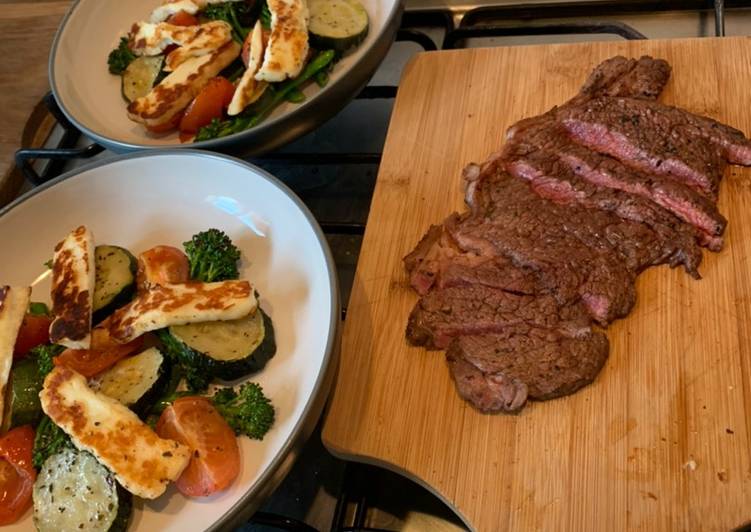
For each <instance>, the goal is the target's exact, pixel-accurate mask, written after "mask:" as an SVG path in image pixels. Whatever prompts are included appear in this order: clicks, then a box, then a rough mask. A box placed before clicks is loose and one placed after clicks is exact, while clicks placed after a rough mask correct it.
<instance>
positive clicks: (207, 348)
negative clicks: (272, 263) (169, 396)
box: [169, 308, 276, 380]
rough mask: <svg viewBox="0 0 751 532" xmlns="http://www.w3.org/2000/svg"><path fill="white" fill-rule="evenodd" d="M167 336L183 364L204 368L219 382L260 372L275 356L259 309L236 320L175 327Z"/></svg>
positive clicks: (265, 319) (266, 319) (271, 337)
mask: <svg viewBox="0 0 751 532" xmlns="http://www.w3.org/2000/svg"><path fill="white" fill-rule="evenodd" d="M169 333H170V335H171V336H172V338H173V339H175V340H177V344H179V346H180V351H181V352H180V353H179V356H180V358H181V360H182V362H183V364H187V365H191V364H194V365H195V366H196V367H206V368H207V369H208V371H209V372H210V373H211V375H212V376H213V377H217V378H219V379H222V380H234V379H239V378H240V377H244V376H245V375H248V374H249V373H252V372H255V371H258V370H260V369H261V368H263V367H264V366H265V365H266V362H268V361H269V359H270V358H271V357H273V356H274V354H275V353H276V341H275V339H274V328H273V326H272V324H271V318H269V317H268V315H267V314H266V313H265V312H263V311H262V310H261V309H260V308H259V309H258V310H257V311H256V312H255V313H254V314H253V315H251V316H247V317H245V318H241V319H239V320H231V321H212V322H205V323H191V324H188V325H176V326H172V327H170V328H169Z"/></svg>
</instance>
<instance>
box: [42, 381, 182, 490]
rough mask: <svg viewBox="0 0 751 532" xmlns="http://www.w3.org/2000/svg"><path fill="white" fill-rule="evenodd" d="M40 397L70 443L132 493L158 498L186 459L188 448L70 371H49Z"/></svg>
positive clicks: (175, 476)
mask: <svg viewBox="0 0 751 532" xmlns="http://www.w3.org/2000/svg"><path fill="white" fill-rule="evenodd" d="M39 398H40V400H41V403H42V410H44V413H45V414H47V415H48V416H49V417H50V418H51V419H52V421H54V422H55V424H56V425H58V426H59V427H60V428H62V429H63V430H64V431H65V433H66V434H68V435H69V436H70V439H71V441H72V442H73V444H74V445H75V446H76V447H77V448H79V449H81V450H83V451H88V452H90V453H91V454H93V455H94V456H95V457H96V459H97V460H99V462H100V463H101V464H102V465H104V466H106V467H107V468H109V470H110V471H112V473H113V474H114V475H115V478H116V479H117V480H118V482H120V484H122V485H123V487H124V488H125V489H127V490H128V491H129V492H131V493H132V494H134V495H137V496H139V497H143V498H145V499H155V498H157V497H159V496H160V495H161V494H162V493H164V490H165V489H166V488H167V484H169V482H170V481H172V480H176V479H177V478H178V477H179V476H180V474H181V473H182V472H183V470H184V469H185V468H186V467H187V465H188V462H189V461H190V454H191V449H190V448H189V447H188V446H186V445H183V444H181V443H179V442H176V441H174V440H168V439H163V438H160V437H159V436H158V435H157V434H156V433H155V432H154V431H153V430H151V428H150V427H149V426H148V425H146V424H145V423H144V422H143V421H141V420H140V419H138V416H137V415H135V414H134V413H133V412H132V411H131V410H130V409H129V408H128V407H126V406H124V405H122V404H120V402H118V401H117V400H116V399H112V398H111V397H107V396H106V395H104V394H102V393H98V392H95V391H94V390H92V389H91V388H89V386H88V384H87V383H86V378H85V377H83V376H82V375H81V374H79V373H76V372H75V371H73V370H72V369H69V368H66V367H64V366H58V367H56V368H55V369H53V370H52V372H51V373H50V374H49V375H47V378H46V379H44V386H43V388H42V391H41V392H40V393H39Z"/></svg>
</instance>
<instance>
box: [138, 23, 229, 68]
mask: <svg viewBox="0 0 751 532" xmlns="http://www.w3.org/2000/svg"><path fill="white" fill-rule="evenodd" d="M231 39H232V27H231V26H230V25H229V24H227V23H226V22H224V21H223V20H213V21H211V22H207V23H205V24H199V25H196V26H175V25H173V24H168V23H166V22H160V23H158V24H152V23H150V22H137V23H135V24H133V28H132V29H131V41H132V43H133V44H132V49H133V52H134V53H135V54H136V55H157V54H160V53H162V52H163V51H164V50H165V48H167V47H168V46H170V45H173V44H177V45H178V48H176V49H174V50H173V51H172V52H170V53H169V54H167V58H166V60H165V65H164V70H165V71H166V72H172V71H173V70H174V69H175V68H177V67H178V66H180V65H181V64H182V63H184V62H185V61H186V60H187V59H190V58H191V57H200V56H202V55H206V54H208V53H210V52H213V51H214V50H217V49H219V48H221V47H222V46H223V45H224V44H226V43H228V42H229V41H230V40H231Z"/></svg>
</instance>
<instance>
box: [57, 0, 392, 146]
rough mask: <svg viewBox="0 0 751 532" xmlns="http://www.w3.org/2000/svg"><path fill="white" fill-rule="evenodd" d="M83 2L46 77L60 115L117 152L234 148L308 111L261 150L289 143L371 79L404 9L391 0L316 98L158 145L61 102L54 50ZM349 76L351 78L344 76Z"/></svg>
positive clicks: (60, 29)
mask: <svg viewBox="0 0 751 532" xmlns="http://www.w3.org/2000/svg"><path fill="white" fill-rule="evenodd" d="M82 1H84V0H73V2H72V3H71V5H70V7H69V8H68V11H67V12H66V13H65V15H64V16H63V18H62V20H61V21H60V24H59V26H58V27H57V30H56V31H55V37H54V39H53V40H52V46H51V48H50V54H49V60H48V62H47V77H48V79H49V83H50V89H51V91H52V95H53V97H54V98H55V102H56V103H57V106H58V107H59V108H60V110H61V111H62V113H63V115H64V116H65V117H66V118H67V119H68V120H69V121H70V122H71V123H72V124H73V125H74V126H75V127H76V128H77V129H78V130H79V131H81V132H83V133H85V134H86V135H87V136H88V137H90V138H91V139H92V140H94V141H95V142H97V143H99V144H101V145H103V146H105V147H106V148H109V149H111V150H113V151H117V152H120V153H123V152H129V151H133V150H141V149H145V150H169V149H180V150H190V149H198V150H200V149H206V150H227V149H229V150H236V149H237V146H238V143H239V142H241V141H242V140H244V139H246V138H250V137H252V136H254V134H255V135H258V134H259V132H263V131H264V130H269V132H268V134H271V132H272V131H273V130H275V129H277V130H278V129H279V128H283V130H291V129H293V128H291V127H290V125H291V124H287V122H289V121H290V120H291V118H294V117H297V118H299V117H300V116H301V115H303V116H304V115H305V114H310V115H312V116H315V117H316V120H315V122H316V123H313V124H310V123H306V124H305V125H304V127H297V128H295V129H296V130H297V131H295V134H291V135H290V134H287V135H286V136H287V137H288V138H285V139H283V140H282V141H280V142H274V141H273V140H272V141H270V142H269V147H267V148H263V149H262V150H261V152H266V151H269V150H271V149H274V148H276V147H278V146H280V145H282V144H285V143H287V142H291V141H292V140H294V139H295V138H297V137H299V136H301V135H303V134H304V133H306V132H308V131H310V130H311V129H313V128H314V127H315V125H316V124H320V123H322V122H324V121H325V120H326V119H328V118H330V117H331V116H333V115H334V114H335V113H336V112H337V111H339V110H340V109H341V108H342V107H344V105H346V103H347V102H349V100H351V99H352V98H354V97H355V96H356V94H357V92H358V91H359V89H361V88H362V87H363V86H364V85H365V84H367V81H368V80H369V79H370V77H371V75H372V74H373V73H374V72H375V69H376V68H377V67H378V65H380V63H381V61H382V59H383V57H385V54H386V52H387V51H388V49H389V48H390V46H384V44H385V42H386V41H387V40H393V38H394V37H395V36H396V30H397V29H398V28H397V26H398V24H397V23H398V22H399V21H400V20H401V15H402V12H403V9H404V6H403V1H404V0H394V2H393V5H392V7H391V10H390V11H389V12H388V14H387V15H386V17H385V19H384V22H383V24H382V25H381V27H380V28H379V31H378V33H377V34H376V36H375V38H374V39H373V42H372V43H371V45H370V48H368V49H367V50H365V52H364V53H363V55H362V57H360V59H359V60H358V61H357V62H355V63H354V64H353V65H352V66H351V67H350V70H349V72H348V76H346V77H343V78H339V79H338V80H335V81H333V82H332V83H329V84H328V85H326V86H325V87H322V88H320V90H319V91H318V92H317V93H316V94H315V97H313V98H309V99H307V100H306V101H304V102H302V103H300V104H298V105H297V107H295V108H294V109H293V110H292V111H290V112H288V113H284V114H282V115H280V116H277V117H274V118H269V119H267V120H264V121H263V122H261V123H260V124H258V125H256V126H254V127H252V128H249V129H245V130H243V131H238V132H237V133H233V134H231V135H227V136H226V137H220V138H215V139H209V140H202V141H199V142H190V143H185V144H182V143H180V142H177V143H175V144H167V145H158V144H148V143H136V142H129V141H123V140H118V139H117V138H113V137H109V136H107V135H104V134H100V133H97V132H96V131H94V130H92V129H91V128H89V127H87V126H85V125H83V124H82V123H80V122H79V121H78V120H76V118H75V116H74V115H73V113H71V112H70V110H69V109H68V108H66V106H65V104H64V103H63V99H62V97H60V96H59V90H58V86H57V82H56V79H57V78H56V75H55V59H56V57H57V52H58V50H59V45H60V39H61V36H62V33H63V31H64V30H65V27H66V25H67V24H68V20H69V19H70V17H72V16H73V14H74V12H75V11H76V9H77V8H78V7H79V5H80V4H81V2H82ZM373 63H375V64H373ZM371 70H372V71H371ZM348 77H349V78H352V79H347V78H348ZM342 87H347V88H351V87H354V88H352V89H351V90H346V89H342ZM347 93H351V94H349V97H347V96H346V94H347ZM328 94H332V98H326V96H324V95H328ZM315 101H318V104H320V107H321V108H324V109H329V108H331V106H332V105H334V106H336V109H335V110H334V111H331V112H329V111H323V110H322V109H317V110H316V111H312V110H311V109H310V104H311V102H315ZM313 109H316V108H315V107H313ZM183 146H185V148H183ZM251 149H252V148H251Z"/></svg>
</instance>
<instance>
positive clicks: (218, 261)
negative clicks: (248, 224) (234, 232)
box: [183, 229, 240, 283]
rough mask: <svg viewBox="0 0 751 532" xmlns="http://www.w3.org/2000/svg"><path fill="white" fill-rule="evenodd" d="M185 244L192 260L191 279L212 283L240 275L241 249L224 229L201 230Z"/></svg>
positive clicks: (190, 260) (186, 251)
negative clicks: (238, 268) (238, 266)
mask: <svg viewBox="0 0 751 532" xmlns="http://www.w3.org/2000/svg"><path fill="white" fill-rule="evenodd" d="M183 246H184V247H185V253H186V254H187V255H188V261H189V262H190V278H191V279H194V280H196V281H203V282H206V283H211V282H214V281H227V280H230V279H237V278H238V277H239V275H240V274H239V272H238V271H237V261H239V260H240V250H239V249H237V246H235V245H234V244H233V243H232V240H231V239H230V237H228V236H227V235H226V234H225V233H224V232H223V231H220V230H219V229H209V230H207V231H201V232H200V233H197V234H195V235H193V238H191V239H190V240H189V241H188V242H184V243H183Z"/></svg>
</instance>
